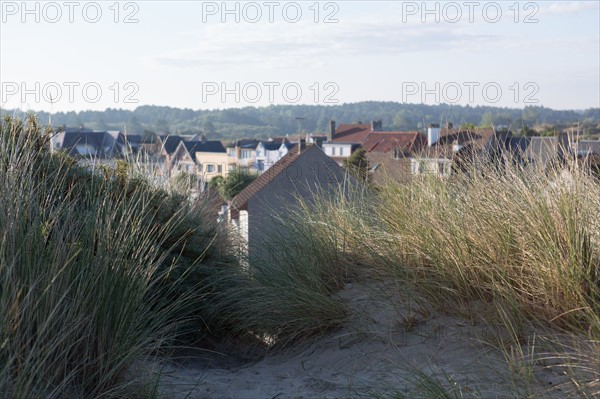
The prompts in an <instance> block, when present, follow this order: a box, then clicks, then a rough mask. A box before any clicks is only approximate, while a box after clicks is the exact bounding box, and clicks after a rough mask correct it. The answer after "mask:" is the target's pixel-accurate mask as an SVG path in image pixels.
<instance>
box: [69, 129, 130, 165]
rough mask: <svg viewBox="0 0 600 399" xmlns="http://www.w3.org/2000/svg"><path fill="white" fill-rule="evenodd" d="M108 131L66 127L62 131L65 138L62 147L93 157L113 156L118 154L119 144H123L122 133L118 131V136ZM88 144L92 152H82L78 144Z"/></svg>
mask: <svg viewBox="0 0 600 399" xmlns="http://www.w3.org/2000/svg"><path fill="white" fill-rule="evenodd" d="M114 133H115V132H113V134H111V133H109V132H106V131H92V130H89V129H79V128H76V129H66V131H65V132H64V133H62V134H63V135H64V136H63V139H62V143H61V145H60V148H61V149H63V150H65V151H67V153H69V154H70V155H85V156H93V157H100V158H103V157H112V156H115V155H116V152H117V144H122V141H121V140H120V139H121V134H120V133H116V137H115V135H114ZM82 145H84V146H87V147H91V148H89V150H90V153H87V152H86V153H80V152H79V150H78V148H77V146H82Z"/></svg>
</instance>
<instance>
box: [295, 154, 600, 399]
mask: <svg viewBox="0 0 600 399" xmlns="http://www.w3.org/2000/svg"><path fill="white" fill-rule="evenodd" d="M500 165H502V166H500ZM298 220H302V221H303V222H302V225H303V226H312V228H311V229H310V233H305V235H306V234H308V235H310V236H311V237H313V239H315V240H320V241H322V242H326V243H327V245H324V246H321V247H320V250H321V251H326V252H327V253H329V254H330V256H333V255H335V256H336V257H338V258H340V259H345V260H350V261H351V262H350V266H344V267H349V268H350V269H352V270H354V271H355V272H356V271H359V272H358V273H361V274H362V275H363V276H367V277H373V276H378V277H380V276H388V277H390V276H391V277H393V278H396V279H397V280H398V281H399V282H400V283H401V284H402V285H403V286H404V288H405V290H406V294H407V295H410V296H411V297H412V298H413V299H415V300H417V301H422V302H423V303H424V304H426V305H427V306H429V307H431V306H433V307H436V308H437V309H439V310H442V311H444V312H450V313H453V312H456V309H465V308H467V307H469V304H471V303H477V309H479V310H480V311H481V314H479V315H476V317H477V318H479V319H480V320H483V321H484V322H486V323H489V324H491V325H494V326H500V327H501V328H503V329H504V331H505V334H504V336H505V337H507V336H508V337H509V340H510V342H509V343H506V342H503V343H500V344H498V343H495V344H494V345H495V346H496V347H497V348H499V349H501V350H504V351H506V353H507V356H506V358H507V361H511V362H517V363H520V364H521V366H519V367H518V368H519V370H521V371H523V370H525V369H526V367H524V366H523V364H524V363H525V362H527V363H528V364H530V365H531V364H538V365H539V364H547V363H548V361H547V360H548V359H550V358H552V359H554V361H553V362H552V363H553V364H555V365H556V364H558V366H559V367H562V369H563V370H568V372H569V373H570V375H571V380H572V381H573V386H576V387H577V389H576V390H577V391H578V395H579V396H582V397H588V396H589V397H591V396H594V395H600V382H599V381H600V371H598V370H600V360H599V359H600V344H599V343H600V182H599V181H598V176H597V175H593V174H591V173H590V171H589V169H587V168H582V167H581V164H580V163H578V162H576V161H575V160H570V161H569V160H567V162H565V163H561V162H555V163H553V164H551V165H550V166H548V167H539V166H534V165H527V166H526V167H525V166H523V165H519V164H518V163H512V162H505V163H502V164H489V163H485V162H480V161H479V160H474V163H473V164H471V165H470V166H466V167H465V170H463V171H462V172H459V173H455V174H453V175H452V176H451V177H450V178H441V177H438V176H416V177H414V178H412V179H409V181H408V182H407V183H396V182H394V181H389V182H388V183H386V184H382V185H380V186H378V187H376V188H375V189H374V190H371V191H370V192H365V191H360V192H358V193H357V195H355V196H354V197H353V198H352V200H351V201H350V202H348V201H346V200H344V199H342V200H337V201H330V200H328V199H323V200H320V201H317V206H311V207H308V206H307V207H305V209H304V211H302V217H301V218H298ZM289 228H290V229H292V230H294V231H298V230H299V227H297V226H294V225H293V224H290V225H289ZM317 237H320V238H319V239H317ZM333 237H334V238H333ZM322 256H323V255H322ZM532 330H533V331H535V332H536V334H538V338H539V341H544V342H545V345H544V347H543V349H539V351H538V352H536V353H532V351H533V349H532V346H531V345H530V346H529V347H528V346H527V341H528V336H527V334H528V332H531V331H532ZM503 339H505V338H503ZM574 348H585V349H584V350H582V349H574ZM536 350H537V349H536ZM517 358H518V359H517ZM542 359H545V360H542ZM559 363H560V364H559ZM511 367H512V366H511ZM528 367H529V366H528ZM516 369H517V367H515V370H516ZM524 373H525V372H524ZM522 377H523V378H525V377H524V376H522ZM527 378H529V377H527Z"/></svg>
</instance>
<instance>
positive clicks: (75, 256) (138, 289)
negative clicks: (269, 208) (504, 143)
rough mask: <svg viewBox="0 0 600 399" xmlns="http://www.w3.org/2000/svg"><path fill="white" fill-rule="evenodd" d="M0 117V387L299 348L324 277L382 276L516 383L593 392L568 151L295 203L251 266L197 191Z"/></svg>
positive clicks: (18, 388) (590, 289)
mask: <svg viewBox="0 0 600 399" xmlns="http://www.w3.org/2000/svg"><path fill="white" fill-rule="evenodd" d="M1 123H2V125H1V126H0V301H1V304H0V312H1V313H0V316H1V317H0V396H12V397H41V396H44V397H156V396H159V393H158V391H157V389H156V386H157V381H155V380H153V379H152V378H151V376H149V375H148V374H146V373H143V372H136V370H137V368H136V367H135V366H136V365H137V364H140V362H142V363H143V362H144V361H146V360H151V359H154V358H168V357H169V355H170V353H171V352H172V351H173V350H174V349H181V348H184V347H189V346H195V347H203V346H205V345H208V343H210V342H214V341H215V340H224V339H228V340H234V341H237V342H240V343H241V344H243V345H246V346H255V347H260V348H268V349H269V350H271V351H277V350H279V349H284V348H289V347H291V346H295V345H299V344H300V343H302V342H306V341H307V340H314V339H317V338H318V337H320V336H323V335H325V334H328V333H329V332H331V331H335V329H337V328H339V327H341V326H342V325H344V322H345V320H346V315H347V309H346V308H345V305H344V302H343V301H341V300H340V299H339V297H338V296H337V295H336V293H337V292H338V291H339V290H340V289H341V288H343V287H344V286H345V285H346V284H348V283H351V282H357V281H381V280H385V281H394V282H395V284H396V285H397V286H398V287H400V290H401V293H402V295H403V296H405V297H406V299H409V300H410V301H412V302H414V303H415V304H417V306H418V307H419V308H420V309H421V311H422V312H425V311H430V312H442V313H444V314H453V315H459V316H461V317H465V318H467V319H472V320H473V322H474V323H483V324H486V325H490V326H494V328H495V329H500V330H501V331H503V334H500V335H501V337H500V336H499V338H498V340H497V341H495V342H490V343H491V344H493V345H495V347H496V348H497V349H498V350H500V351H501V352H502V353H504V354H505V358H506V362H507V365H509V366H510V367H511V370H514V374H515V378H518V379H521V380H523V381H529V380H528V379H529V378H531V373H530V372H529V371H531V370H532V368H534V367H545V366H547V365H549V364H552V365H558V366H559V367H563V368H564V370H565V372H566V373H568V376H569V381H570V382H569V386H568V388H565V387H563V389H568V390H569V392H572V393H573V395H574V396H575V397H594V396H598V395H600V371H599V370H600V183H599V181H598V178H597V176H594V175H593V174H591V173H590V172H589V171H588V170H587V169H585V168H583V167H581V165H579V164H578V163H576V162H567V163H564V164H555V165H554V166H553V167H551V168H546V169H536V168H523V167H522V166H519V165H513V164H511V163H510V162H509V163H507V164H506V165H505V166H503V167H502V168H499V167H492V166H489V165H488V166H486V165H475V164H473V165H472V166H471V167H470V168H468V169H467V170H465V171H463V172H462V173H459V174H456V175H453V176H452V177H451V178H448V179H440V178H437V177H434V176H425V177H422V178H415V179H412V180H411V181H410V182H409V183H403V184H398V183H394V182H392V181H390V182H388V183H386V184H382V185H379V186H377V187H360V188H358V189H357V190H356V192H353V193H351V195H349V196H342V195H340V196H337V197H336V198H332V197H331V196H327V197H323V198H320V199H319V200H317V201H316V202H310V203H308V202H302V201H301V202H300V206H298V207H294V208H290V209H289V210H288V212H286V213H285V215H281V213H279V214H278V215H276V216H275V217H278V218H279V219H278V220H279V223H278V226H277V227H276V228H275V230H274V231H273V236H274V237H285V239H283V238H282V239H281V240H280V242H278V243H277V245H276V248H278V251H276V252H275V253H274V254H271V256H269V258H268V259H258V260H257V259H253V260H251V261H250V262H249V261H248V260H246V259H239V257H238V256H236V255H237V254H238V253H239V250H238V249H239V244H238V243H237V242H236V240H235V237H233V236H232V235H231V233H230V232H228V231H227V230H226V229H225V228H224V227H223V226H218V225H216V224H215V223H214V222H213V218H211V217H210V216H209V215H208V214H207V212H209V211H211V210H210V209H209V208H208V207H206V206H205V204H204V203H203V202H202V201H201V200H195V201H192V200H190V199H189V198H188V196H186V195H185V194H182V193H181V192H180V191H178V190H171V189H169V188H168V187H167V188H165V187H162V188H161V187H156V186H155V185H154V184H153V183H152V182H151V180H150V179H148V178H146V177H145V176H144V175H143V174H141V173H139V172H138V170H137V169H136V167H135V165H133V164H131V163H129V164H128V163H125V162H121V161H120V162H117V163H116V164H115V165H114V166H113V167H95V168H89V167H84V166H80V165H79V164H78V163H77V162H76V160H74V159H72V158H70V157H68V156H66V155H65V154H61V153H51V152H50V151H49V148H48V147H49V146H48V140H49V138H50V136H51V134H52V132H51V131H47V130H45V129H44V128H43V127H42V126H40V124H39V123H38V122H37V121H36V119H35V118H34V117H29V118H27V119H25V120H19V119H16V118H5V119H3V120H2V122H1ZM279 228H281V229H282V231H285V234H283V233H281V234H280V232H278V231H277V229H279ZM415 317H416V316H415ZM404 322H405V323H407V324H408V323H411V320H408V319H407V320H404ZM532 332H533V333H532ZM532 334H534V335H535V337H537V338H536V339H537V342H544V344H543V345H537V346H535V348H532V346H531V345H529V343H530V341H529V339H530V338H531V336H532ZM420 373H422V371H420V370H416V371H415V375H416V376H417V377H419V375H420ZM207 383H210V381H208V382H207ZM429 387H430V388H431V386H429ZM426 388H427V386H424V388H423V389H424V391H427V389H426ZM435 388H436V389H435V392H436V393H432V394H426V393H425V394H424V396H425V397H456V395H453V396H450V395H448V391H445V390H444V389H446V388H445V387H444V385H443V384H441V385H440V386H437V385H436V386H435ZM467 396H468V395H467ZM459 397H460V396H459Z"/></svg>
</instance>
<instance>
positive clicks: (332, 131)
mask: <svg viewBox="0 0 600 399" xmlns="http://www.w3.org/2000/svg"><path fill="white" fill-rule="evenodd" d="M334 137H335V121H329V134H328V135H327V141H331V140H333V138H334Z"/></svg>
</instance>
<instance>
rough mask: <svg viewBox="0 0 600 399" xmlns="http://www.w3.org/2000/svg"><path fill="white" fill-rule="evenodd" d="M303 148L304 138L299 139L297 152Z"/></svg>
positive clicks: (304, 144)
mask: <svg viewBox="0 0 600 399" xmlns="http://www.w3.org/2000/svg"><path fill="white" fill-rule="evenodd" d="M305 149H306V140H305V139H300V141H299V142H298V154H300V153H301V152H302V151H304V150H305Z"/></svg>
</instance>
